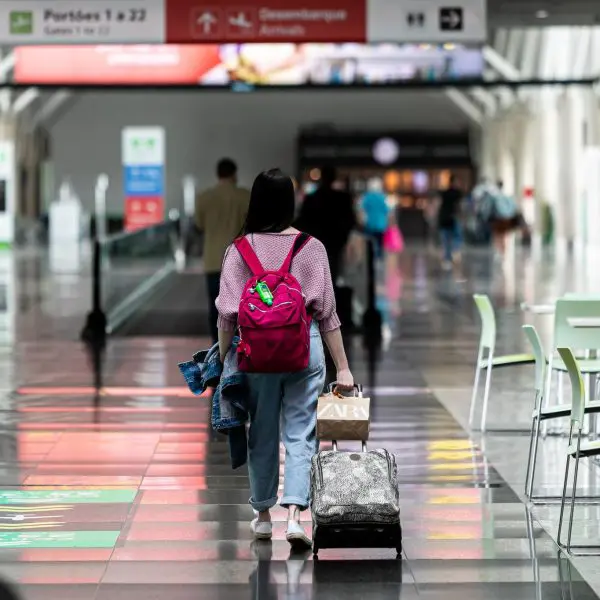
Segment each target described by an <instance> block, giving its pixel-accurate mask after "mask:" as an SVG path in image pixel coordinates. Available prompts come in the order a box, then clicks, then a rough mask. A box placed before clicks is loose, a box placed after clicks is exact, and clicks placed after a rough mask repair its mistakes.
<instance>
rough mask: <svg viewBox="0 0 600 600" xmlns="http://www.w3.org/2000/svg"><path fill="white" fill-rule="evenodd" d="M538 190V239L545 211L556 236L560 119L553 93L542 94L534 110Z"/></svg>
mask: <svg viewBox="0 0 600 600" xmlns="http://www.w3.org/2000/svg"><path fill="white" fill-rule="evenodd" d="M535 114H536V120H535V143H534V146H535V186H534V187H535V190H536V196H535V197H536V205H537V211H536V224H537V226H536V229H535V234H536V235H540V236H541V235H542V233H543V224H544V219H545V217H544V207H545V205H546V204H547V205H548V206H549V207H550V210H551V212H552V218H553V221H554V232H555V236H556V233H557V229H556V228H557V225H558V224H557V215H556V205H557V198H558V169H559V159H558V117H557V108H556V99H555V94H554V90H551V89H550V90H540V92H539V97H538V99H537V102H536V107H535Z"/></svg>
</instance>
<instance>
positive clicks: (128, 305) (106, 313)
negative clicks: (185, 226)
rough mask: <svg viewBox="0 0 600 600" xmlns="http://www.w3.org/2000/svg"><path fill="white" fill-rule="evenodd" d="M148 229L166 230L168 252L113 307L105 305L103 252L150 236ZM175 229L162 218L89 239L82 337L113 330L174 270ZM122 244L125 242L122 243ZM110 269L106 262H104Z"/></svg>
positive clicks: (158, 232) (108, 332)
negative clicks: (88, 299)
mask: <svg viewBox="0 0 600 600" xmlns="http://www.w3.org/2000/svg"><path fill="white" fill-rule="evenodd" d="M152 232H156V233H157V234H161V233H166V234H167V236H168V239H169V242H170V248H169V255H168V256H167V260H166V262H165V264H164V265H162V266H161V267H160V268H158V269H157V270H156V271H155V272H154V273H153V274H152V275H150V276H149V277H146V278H144V279H143V280H142V281H141V282H140V284H139V285H137V286H136V287H134V288H133V289H132V290H131V291H130V292H129V293H128V294H126V295H125V297H124V298H123V299H122V300H120V301H119V302H117V303H116V304H115V305H114V306H107V303H106V302H105V299H104V296H103V293H102V292H103V290H104V285H105V281H104V272H105V269H104V266H105V265H104V262H105V259H106V254H107V253H108V252H109V251H110V249H111V248H114V247H115V246H117V245H119V244H121V243H123V242H125V243H127V241H128V240H131V241H134V240H135V239H136V238H139V237H142V236H148V237H150V236H151V235H152ZM177 238H178V230H177V226H176V223H175V221H172V220H170V221H165V222H163V223H160V224H158V225H152V226H150V227H145V228H141V229H137V230H135V231H131V232H121V233H116V234H112V235H110V236H107V237H105V238H103V239H99V238H98V237H97V236H96V237H95V239H94V241H93V258H92V309H91V311H90V312H89V314H88V316H87V319H86V324H85V326H84V328H83V331H82V334H81V335H82V338H84V339H86V340H97V339H103V338H104V337H106V335H107V334H111V333H113V332H114V331H115V330H116V329H117V328H118V327H119V326H120V325H122V323H123V322H124V321H125V320H126V319H128V318H129V317H130V316H131V315H132V314H133V313H134V312H135V311H136V310H137V309H138V308H139V307H140V306H141V304H142V303H143V301H144V299H146V298H147V296H148V295H150V294H151V293H152V291H153V290H154V289H155V288H156V287H157V286H158V285H159V284H160V283H161V282H162V281H163V280H164V279H165V278H166V277H167V276H168V275H169V274H171V273H172V272H173V271H174V270H175V254H176V248H177V247H178V239H177ZM124 247H125V245H124ZM107 266H108V268H109V269H110V261H108V265H107Z"/></svg>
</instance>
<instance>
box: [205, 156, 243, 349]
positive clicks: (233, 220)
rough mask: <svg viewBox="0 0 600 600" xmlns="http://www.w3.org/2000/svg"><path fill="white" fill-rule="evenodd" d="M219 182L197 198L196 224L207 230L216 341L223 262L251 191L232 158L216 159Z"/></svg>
mask: <svg viewBox="0 0 600 600" xmlns="http://www.w3.org/2000/svg"><path fill="white" fill-rule="evenodd" d="M217 178H218V182H217V185H215V186H214V187H211V188H210V189H208V190H206V191H204V192H202V193H201V194H199V195H198V197H197V198H196V215H195V218H196V227H197V228H198V230H199V231H201V232H202V233H203V234H204V252H203V262H204V273H205V274H206V287H207V291H208V301H209V307H208V308H209V312H208V318H209V326H210V334H211V336H212V339H213V342H216V341H217V319H218V316H219V315H218V312H217V308H216V306H215V301H216V299H217V296H218V295H219V282H220V278H221V265H222V262H223V255H224V254H225V249H226V248H227V247H228V246H229V244H230V243H231V240H232V239H233V238H234V237H236V236H237V235H238V234H239V232H240V231H241V229H242V227H243V226H244V222H245V220H246V214H247V213H248V204H249V202H250V192H249V191H248V190H246V189H244V188H241V187H239V186H238V184H237V165H236V164H235V162H234V161H233V160H231V159H230V158H223V159H221V160H220V161H219V162H218V163H217Z"/></svg>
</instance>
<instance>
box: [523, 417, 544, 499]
mask: <svg viewBox="0 0 600 600" xmlns="http://www.w3.org/2000/svg"><path fill="white" fill-rule="evenodd" d="M540 426H541V420H540V418H539V416H537V415H536V416H534V417H533V423H532V424H531V439H530V440H529V455H528V457H527V474H526V475H525V496H526V497H527V498H531V496H532V495H533V482H534V480H535V467H536V462H537V452H538V442H539V440H540Z"/></svg>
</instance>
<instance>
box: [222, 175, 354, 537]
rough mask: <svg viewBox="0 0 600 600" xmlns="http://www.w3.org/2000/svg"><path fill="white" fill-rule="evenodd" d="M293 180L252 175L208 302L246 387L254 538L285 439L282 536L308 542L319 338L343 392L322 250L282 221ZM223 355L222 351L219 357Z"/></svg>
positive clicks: (268, 527) (343, 369) (344, 364)
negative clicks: (241, 217)
mask: <svg viewBox="0 0 600 600" xmlns="http://www.w3.org/2000/svg"><path fill="white" fill-rule="evenodd" d="M294 212H295V192H294V184H293V183H292V180H291V178H290V177H288V176H287V175H285V174H283V173H282V172H281V171H280V170H279V169H272V170H270V171H265V172H263V173H260V174H259V175H258V176H257V177H256V179H255V181H254V184H253V186H252V191H251V194H250V204H249V209H248V215H247V218H246V222H245V225H244V228H243V231H242V232H241V235H240V237H238V238H237V239H236V240H235V241H234V243H233V244H232V245H231V246H229V248H228V249H227V251H226V253H225V258H224V260H223V268H222V273H221V283H220V289H219V296H218V298H217V301H216V306H217V310H218V313H219V317H218V323H217V325H218V337H219V353H220V356H221V360H222V361H224V360H225V358H226V357H227V355H228V352H229V351H230V347H231V345H232V342H233V341H234V332H235V331H236V330H237V338H236V346H235V347H236V354H237V362H238V368H239V370H240V371H241V372H243V373H244V374H245V376H246V380H247V385H248V413H249V417H250V428H249V435H248V463H249V465H248V473H249V478H250V490H251V498H250V504H251V505H252V507H253V509H254V511H255V513H256V518H255V519H254V520H253V521H252V523H251V528H252V532H253V534H254V537H255V538H256V539H263V540H264V539H271V537H272V531H273V527H272V524H271V515H270V509H271V508H272V507H273V506H275V504H276V503H277V492H278V485H279V444H280V436H281V439H282V440H283V444H284V446H285V451H286V457H285V473H284V488H283V497H282V499H281V505H282V506H283V507H285V508H287V509H288V521H287V530H286V539H287V540H288V541H289V543H290V544H291V545H292V546H293V547H299V548H306V547H310V544H311V541H310V538H309V537H308V536H307V535H306V533H305V531H304V528H303V527H302V525H301V524H300V512H301V511H303V510H305V509H306V508H308V505H309V493H310V488H309V482H310V468H311V459H312V457H313V455H314V454H315V453H316V452H317V440H316V436H315V427H316V420H317V399H318V396H319V394H320V392H321V391H322V388H323V386H324V384H325V358H324V353H323V344H322V341H321V337H322V338H323V339H324V340H325V343H326V344H327V347H328V348H329V352H330V353H331V357H332V359H333V362H334V364H335V367H336V370H337V378H336V381H337V387H338V389H339V390H351V389H353V387H354V379H353V377H352V373H351V372H350V369H349V366H348V360H347V358H346V353H345V350H344V344H343V341H342V335H341V331H340V320H339V318H338V316H337V313H336V305H335V297H334V292H333V282H332V280H331V273H330V269H329V261H328V258H327V252H326V251H325V247H324V246H323V244H322V243H321V242H319V241H318V240H317V239H315V238H312V237H310V236H308V235H307V234H303V233H300V232H299V231H298V230H297V229H295V228H293V227H292V226H291V224H292V222H293V220H294ZM228 360H229V358H228Z"/></svg>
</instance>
